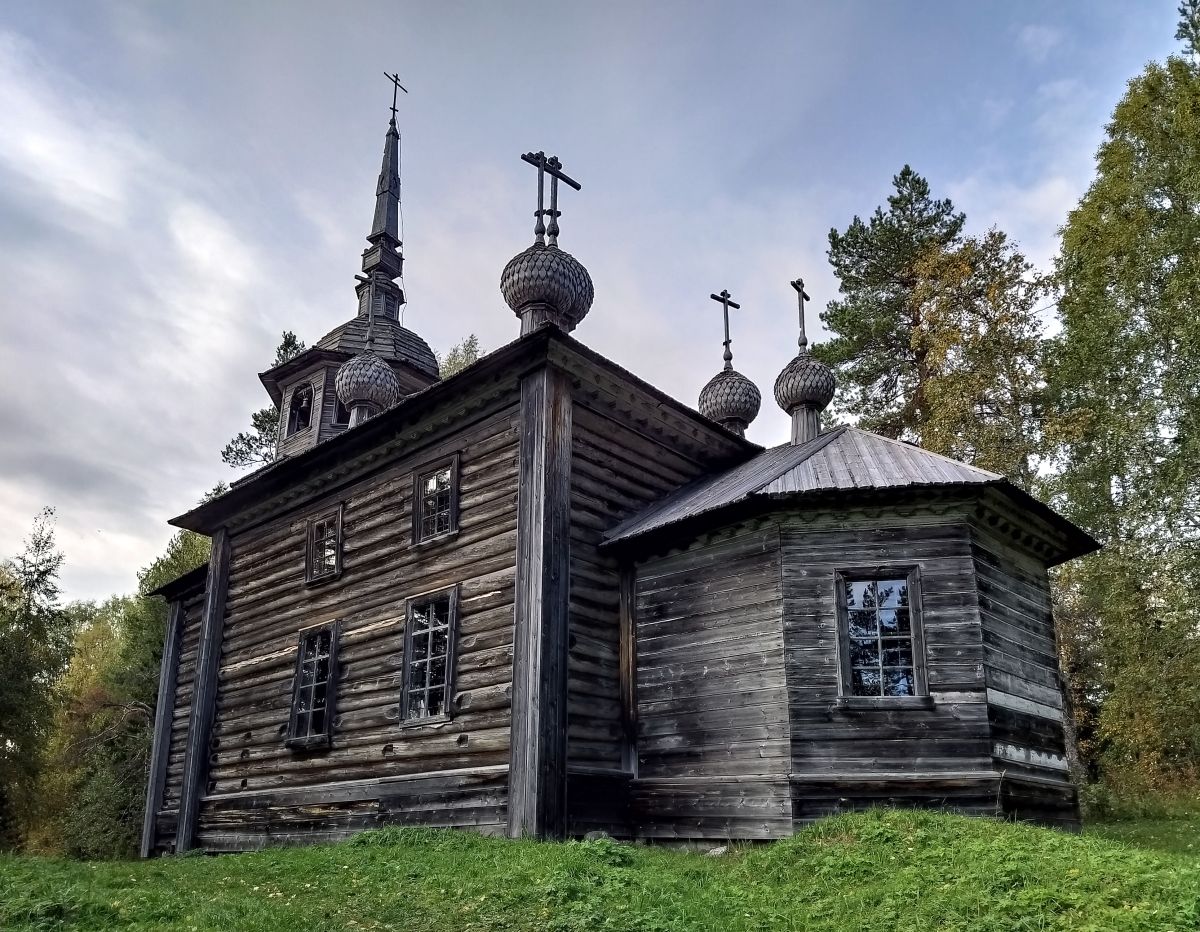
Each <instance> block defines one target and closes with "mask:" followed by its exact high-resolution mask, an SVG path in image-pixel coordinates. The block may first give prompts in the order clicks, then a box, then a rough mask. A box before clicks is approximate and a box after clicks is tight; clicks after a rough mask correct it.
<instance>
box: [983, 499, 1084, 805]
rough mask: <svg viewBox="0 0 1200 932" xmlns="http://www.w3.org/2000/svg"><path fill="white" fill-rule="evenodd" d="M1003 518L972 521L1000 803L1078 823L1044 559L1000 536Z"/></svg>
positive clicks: (989, 722) (1012, 522) (1015, 526)
mask: <svg viewBox="0 0 1200 932" xmlns="http://www.w3.org/2000/svg"><path fill="white" fill-rule="evenodd" d="M998 523H999V522H997V523H992V522H988V521H976V522H974V527H973V528H972V534H971V555H972V558H973V560H974V568H975V575H976V579H977V584H978V589H979V614H980V624H981V628H982V635H983V644H984V657H983V659H984V665H983V666H984V675H985V678H986V682H987V702H988V724H989V726H990V729H991V740H992V757H993V760H994V762H995V767H996V769H997V770H998V771H1000V772H1001V773H1003V774H1004V781H1003V792H1002V793H1001V805H1002V808H1003V811H1004V813H1005V814H1006V815H1008V816H1010V817H1012V818H1016V819H1023V820H1029V821H1037V822H1042V823H1046V824H1053V825H1059V826H1063V827H1067V828H1078V826H1079V806H1078V800H1077V796H1076V791H1075V787H1074V785H1073V784H1072V782H1071V778H1070V773H1069V770H1068V764H1067V753H1066V751H1067V749H1066V741H1065V735H1064V717H1065V710H1064V702H1063V697H1062V687H1061V682H1060V678H1059V672H1058V649H1057V645H1056V641H1055V630H1054V619H1053V615H1052V612H1051V603H1050V589H1049V580H1048V579H1047V576H1046V567H1045V562H1044V560H1043V559H1041V558H1039V557H1037V556H1035V555H1034V554H1032V553H1031V552H1030V551H1029V549H1028V548H1027V547H1026V546H1024V545H1023V540H1020V541H1018V540H1016V539H1014V537H1013V536H1012V535H1011V534H1010V535H1004V536H1002V535H1001V533H998V530H999V528H998V527H997V524H998ZM1009 525H1010V526H1011V527H1012V528H1014V529H1016V528H1018V527H1019V525H1018V524H1017V523H1016V522H1015V521H1009ZM1022 536H1023V535H1022ZM1006 537H1007V539H1006Z"/></svg>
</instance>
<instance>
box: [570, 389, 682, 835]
mask: <svg viewBox="0 0 1200 932" xmlns="http://www.w3.org/2000/svg"><path fill="white" fill-rule="evenodd" d="M571 451H572V459H571V591H570V680H569V683H568V708H569V730H568V746H567V753H568V760H569V764H570V767H571V768H573V770H574V771H575V776H573V777H572V779H571V782H570V786H571V787H572V788H573V789H574V792H569V793H568V807H569V810H570V815H569V821H570V830H571V831H572V832H573V833H574V834H583V833H586V832H588V831H592V830H603V831H607V832H610V833H612V834H618V835H628V834H629V825H628V787H629V779H630V776H631V773H632V763H633V748H632V747H631V742H630V740H629V736H628V734H627V731H628V726H627V712H628V710H627V709H626V708H625V705H624V703H627V700H624V699H623V698H622V673H621V652H622V645H621V567H620V564H619V562H618V559H617V557H616V556H615V555H614V554H612V553H610V552H608V551H605V550H604V549H603V548H602V547H601V540H602V537H603V534H604V532H606V531H608V530H610V529H611V528H613V527H615V526H616V525H617V524H619V523H620V522H621V521H624V520H625V519H626V518H629V517H630V516H632V515H634V514H637V513H638V512H640V511H642V510H644V509H645V508H646V507H647V506H648V505H649V504H651V503H653V502H656V501H659V500H661V499H662V498H664V497H666V496H667V495H669V494H670V493H672V492H674V491H675V490H676V489H679V488H680V487H682V486H684V485H686V484H687V483H688V482H691V481H692V480H693V479H695V478H696V477H698V476H700V475H702V474H703V473H704V467H703V466H702V465H701V464H699V463H697V462H696V461H695V460H693V459H690V458H688V457H687V456H685V455H683V454H681V453H680V452H678V451H677V450H675V449H673V447H672V445H671V444H670V443H669V442H666V441H664V440H663V439H661V438H658V439H655V438H652V437H651V436H649V435H648V434H646V433H644V432H642V431H640V430H638V429H637V428H636V427H635V426H634V425H632V424H630V423H629V422H628V420H626V419H624V418H622V417H621V416H619V415H617V414H615V413H613V412H608V413H602V412H601V411H599V410H597V409H596V407H594V406H592V405H590V404H588V403H585V402H583V401H577V402H576V404H575V406H574V412H573V425H572V443H571Z"/></svg>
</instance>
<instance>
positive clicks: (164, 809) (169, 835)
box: [149, 590, 204, 854]
mask: <svg viewBox="0 0 1200 932" xmlns="http://www.w3.org/2000/svg"><path fill="white" fill-rule="evenodd" d="M203 610H204V591H203V590H201V591H200V592H197V593H196V594H195V595H192V596H190V597H188V598H186V599H184V600H183V604H182V611H183V618H182V619H181V621H182V624H181V626H180V639H179V653H178V666H177V667H176V670H175V689H174V692H173V693H172V694H171V697H170V700H169V701H170V709H169V711H166V710H164V714H167V715H169V716H170V726H169V731H168V732H167V747H166V753H167V761H166V769H165V771H164V775H163V788H162V796H161V800H160V802H159V804H158V806H157V809H156V812H155V828H154V840H153V844H152V846H151V849H150V852H149V853H150V854H155V853H159V854H161V853H165V852H169V851H172V850H174V848H175V828H176V824H177V823H178V820H179V795H180V792H181V791H182V789H183V760H184V755H185V753H186V751H187V735H188V719H189V717H190V716H191V711H192V687H193V683H194V680H195V676H196V654H197V653H198V651H199V647H200V620H201V618H202V617H203Z"/></svg>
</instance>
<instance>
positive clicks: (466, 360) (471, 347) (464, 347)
mask: <svg viewBox="0 0 1200 932" xmlns="http://www.w3.org/2000/svg"><path fill="white" fill-rule="evenodd" d="M478 359H479V337H477V336H475V334H473V333H472V334H471V335H470V336H468V337H467V338H466V339H465V340H463V341H462V342H461V343H455V344H454V345H453V346H452V347H450V349H449V350H448V351H447V352H446V353H445V354H444V355H439V356H438V371H439V372H440V373H441V376H442V378H443V379H448V378H450V376H452V375H456V374H457V373H459V372H462V370H463V369H465V368H467V366H469V365H471V364H472V363H474V362H476V361H477V360H478Z"/></svg>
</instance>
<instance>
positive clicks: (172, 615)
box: [141, 599, 184, 858]
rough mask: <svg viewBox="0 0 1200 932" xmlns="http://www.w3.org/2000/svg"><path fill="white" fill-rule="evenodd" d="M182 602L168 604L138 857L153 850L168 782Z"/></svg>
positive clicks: (181, 627)
mask: <svg viewBox="0 0 1200 932" xmlns="http://www.w3.org/2000/svg"><path fill="white" fill-rule="evenodd" d="M183 614H184V611H183V600H182V599H176V600H174V601H173V602H171V607H170V610H169V614H168V616H167V630H166V632H165V635H164V639H163V653H162V663H161V664H160V666H159V673H158V702H157V703H156V705H155V708H154V739H153V743H152V744H151V747H150V774H149V778H148V779H147V781H146V812H145V816H144V818H143V820H142V845H141V856H142V857H144V858H148V857H149V856H150V853H151V852H152V851H153V850H154V842H155V831H154V828H155V825H156V821H157V817H158V810H159V809H160V808H161V807H162V801H163V786H164V785H165V783H166V780H167V756H168V753H169V746H170V743H171V719H172V717H173V716H174V714H175V678H176V674H177V673H178V671H179V650H180V641H181V640H182V634H183Z"/></svg>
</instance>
